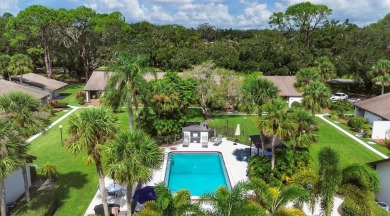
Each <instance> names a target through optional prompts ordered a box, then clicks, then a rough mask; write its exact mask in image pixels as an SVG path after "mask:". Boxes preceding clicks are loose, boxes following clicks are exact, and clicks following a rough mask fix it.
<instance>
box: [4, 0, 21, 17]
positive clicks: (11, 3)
mask: <svg viewBox="0 0 390 216" xmlns="http://www.w3.org/2000/svg"><path fill="white" fill-rule="evenodd" d="M18 3H19V0H1V1H0V13H1V14H0V16H2V15H3V14H4V13H11V14H13V15H14V16H16V15H17V13H18V12H19V11H20V8H19V7H18Z"/></svg>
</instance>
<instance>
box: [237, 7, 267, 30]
mask: <svg viewBox="0 0 390 216" xmlns="http://www.w3.org/2000/svg"><path fill="white" fill-rule="evenodd" d="M271 14H272V12H271V11H270V10H269V9H268V8H267V5H266V4H258V3H252V4H250V5H248V6H247V7H246V8H245V9H244V13H243V14H241V15H239V16H237V20H238V26H240V27H242V28H264V27H268V21H269V17H270V16H271Z"/></svg>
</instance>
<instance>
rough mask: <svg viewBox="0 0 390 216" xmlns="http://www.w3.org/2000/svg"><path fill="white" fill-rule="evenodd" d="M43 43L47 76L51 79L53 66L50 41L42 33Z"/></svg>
mask: <svg viewBox="0 0 390 216" xmlns="http://www.w3.org/2000/svg"><path fill="white" fill-rule="evenodd" d="M42 43H43V49H44V59H45V67H46V73H47V78H49V79H51V78H52V72H53V71H52V68H51V57H50V48H49V43H48V42H47V38H46V37H45V35H44V34H42Z"/></svg>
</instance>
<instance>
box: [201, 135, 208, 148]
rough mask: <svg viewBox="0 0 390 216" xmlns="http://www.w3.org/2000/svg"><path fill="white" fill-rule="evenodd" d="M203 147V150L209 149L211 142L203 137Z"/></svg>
mask: <svg viewBox="0 0 390 216" xmlns="http://www.w3.org/2000/svg"><path fill="white" fill-rule="evenodd" d="M202 147H203V148H207V147H209V141H208V140H207V136H203V137H202Z"/></svg>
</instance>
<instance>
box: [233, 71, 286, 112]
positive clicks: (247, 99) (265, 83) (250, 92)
mask: <svg viewBox="0 0 390 216" xmlns="http://www.w3.org/2000/svg"><path fill="white" fill-rule="evenodd" d="M278 92H279V90H278V88H277V87H276V86H275V85H274V84H273V83H272V82H271V81H269V80H267V79H265V78H263V77H261V76H259V75H257V74H254V75H251V76H249V77H247V78H246V79H245V80H244V83H243V84H242V87H241V95H242V100H243V102H242V104H243V105H244V107H245V108H246V110H247V111H252V110H257V114H258V116H261V115H262V113H263V105H264V104H265V103H266V102H268V101H271V100H272V99H273V98H276V97H277V95H278Z"/></svg>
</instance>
